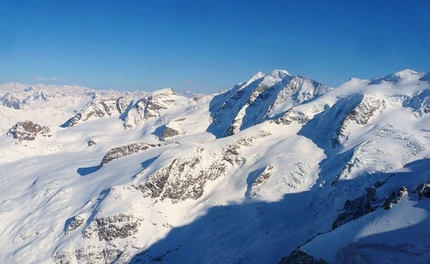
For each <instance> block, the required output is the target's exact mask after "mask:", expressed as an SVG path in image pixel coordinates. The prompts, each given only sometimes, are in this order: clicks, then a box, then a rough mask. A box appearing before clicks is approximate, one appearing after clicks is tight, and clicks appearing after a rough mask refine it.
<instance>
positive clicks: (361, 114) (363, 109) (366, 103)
mask: <svg viewBox="0 0 430 264" xmlns="http://www.w3.org/2000/svg"><path fill="white" fill-rule="evenodd" d="M383 105H384V101H383V100H381V99H379V98H375V97H365V98H364V99H363V100H362V102H361V103H360V104H359V105H358V106H357V107H355V108H354V110H352V111H351V113H350V114H349V115H348V116H347V117H346V119H347V120H351V121H355V122H356V123H357V124H359V125H366V124H367V122H368V121H369V119H370V118H371V117H372V116H373V114H374V113H375V112H376V111H378V110H379V109H381V108H382V107H383Z"/></svg>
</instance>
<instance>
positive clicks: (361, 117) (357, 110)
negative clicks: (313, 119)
mask: <svg viewBox="0 0 430 264" xmlns="http://www.w3.org/2000/svg"><path fill="white" fill-rule="evenodd" d="M384 104H385V103H384V101H383V100H382V99H379V98H375V97H364V98H363V97H360V96H353V97H352V98H350V99H349V100H348V105H347V106H348V107H351V106H352V107H353V108H352V109H351V110H349V109H348V108H345V109H343V110H342V111H346V113H347V116H346V117H345V118H344V119H343V120H342V121H341V124H340V126H339V127H338V129H337V130H336V133H335V135H334V136H333V138H332V139H331V141H332V145H333V147H337V146H339V145H340V144H341V143H342V141H343V139H344V138H347V135H346V134H345V131H346V129H347V127H348V125H349V124H350V122H355V123H357V124H359V125H366V124H367V122H368V121H369V119H370V118H371V117H372V116H373V115H374V113H375V112H376V111H378V110H380V109H381V108H382V107H383V106H384Z"/></svg>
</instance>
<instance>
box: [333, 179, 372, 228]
mask: <svg viewBox="0 0 430 264" xmlns="http://www.w3.org/2000/svg"><path fill="white" fill-rule="evenodd" d="M375 194H376V188H375V187H371V188H367V189H366V193H365V194H364V195H362V196H360V197H358V198H356V199H354V200H346V202H345V205H344V206H343V210H342V213H340V214H339V216H338V217H337V219H336V220H335V221H334V222H333V225H332V227H331V228H332V230H334V229H336V228H338V227H339V226H341V225H343V224H346V223H348V222H350V221H352V220H355V219H357V218H359V217H361V216H363V215H366V214H368V213H371V212H373V211H374V210H375V209H376V208H377V206H375V205H374V203H375V202H376V199H375Z"/></svg>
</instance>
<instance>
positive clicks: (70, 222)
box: [64, 215, 85, 236]
mask: <svg viewBox="0 0 430 264" xmlns="http://www.w3.org/2000/svg"><path fill="white" fill-rule="evenodd" d="M84 221H85V218H84V217H82V216H81V215H77V216H74V217H71V218H69V219H67V221H66V224H65V228H64V233H65V235H66V236H67V235H69V234H70V232H72V231H73V230H75V229H77V228H78V227H80V226H81V225H82V224H83V223H84Z"/></svg>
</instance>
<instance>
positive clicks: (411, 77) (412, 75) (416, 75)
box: [371, 69, 425, 84]
mask: <svg viewBox="0 0 430 264" xmlns="http://www.w3.org/2000/svg"><path fill="white" fill-rule="evenodd" d="M424 75H425V73H421V72H416V71H414V70H410V69H405V70H402V71H398V72H395V73H393V74H389V75H387V76H384V77H379V78H376V79H372V81H371V84H381V83H390V84H399V83H408V82H413V81H417V80H419V79H420V78H422V77H423V76H424Z"/></svg>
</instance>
